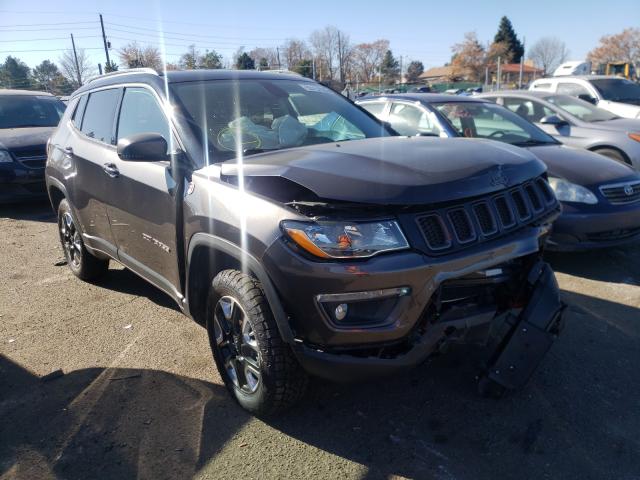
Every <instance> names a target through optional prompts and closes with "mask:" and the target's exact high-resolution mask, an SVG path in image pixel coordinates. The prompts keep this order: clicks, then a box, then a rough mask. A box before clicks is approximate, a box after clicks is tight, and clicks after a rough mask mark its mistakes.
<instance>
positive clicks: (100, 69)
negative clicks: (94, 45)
mask: <svg viewBox="0 0 640 480" xmlns="http://www.w3.org/2000/svg"><path fill="white" fill-rule="evenodd" d="M98 73H99V74H100V75H102V64H101V63H99V64H98Z"/></svg>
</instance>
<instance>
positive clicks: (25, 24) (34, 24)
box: [0, 20, 96, 28]
mask: <svg viewBox="0 0 640 480" xmlns="http://www.w3.org/2000/svg"><path fill="white" fill-rule="evenodd" d="M82 23H96V22H95V20H92V21H86V22H56V23H22V24H14V25H0V28H14V27H46V26H48V25H80V24H82Z"/></svg>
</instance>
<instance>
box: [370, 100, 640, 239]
mask: <svg viewBox="0 0 640 480" xmlns="http://www.w3.org/2000/svg"><path fill="white" fill-rule="evenodd" d="M514 95H515V96H514ZM544 98H547V97H540V96H539V95H538V92H530V93H522V92H518V93H517V94H513V95H512V93H511V92H499V93H493V94H483V95H480V96H479V97H460V96H455V97H454V96H451V95H435V94H398V95H387V96H384V97H377V98H371V99H361V100H358V104H359V105H361V106H362V107H364V108H365V109H367V110H368V111H369V112H370V113H372V114H374V115H376V116H377V117H378V118H379V119H380V120H382V121H385V122H388V123H389V124H391V126H392V127H393V128H394V129H396V131H397V132H398V133H400V134H401V135H423V136H439V137H448V138H455V137H464V138H476V139H477V138H484V139H488V140H496V141H500V142H503V143H507V144H510V145H514V146H517V147H522V148H525V149H527V150H529V151H530V152H531V153H533V154H534V155H536V157H538V158H539V159H541V160H542V161H544V162H545V164H546V165H547V168H548V173H549V182H550V185H551V186H552V188H553V189H554V191H555V194H556V196H557V198H558V200H560V201H561V203H562V206H563V210H562V214H561V216H560V218H559V219H558V220H556V222H555V223H554V228H553V233H552V235H551V238H550V239H549V242H548V246H549V248H551V249H555V250H583V249H592V248H598V247H610V246H613V245H622V244H626V243H631V242H636V241H638V240H640V174H639V173H638V172H637V171H636V170H634V169H633V168H632V167H631V164H632V163H633V162H637V156H638V153H639V152H640V149H638V146H640V143H638V142H637V141H636V140H634V139H633V138H632V137H631V135H632V134H627V133H626V131H625V129H627V128H631V129H632V130H634V131H637V132H640V121H635V120H622V119H620V120H617V119H615V118H612V116H611V115H610V114H609V112H606V111H603V110H597V111H593V110H595V107H593V106H592V105H591V104H590V103H586V102H581V101H579V100H575V101H574V100H573V99H572V98H571V97H566V96H558V95H550V96H549V98H548V99H547V100H546V103H548V104H549V105H550V107H545V105H544V104H542V103H539V102H538V100H542V99H544ZM489 100H494V101H497V102H498V103H503V104H505V105H507V106H508V107H509V108H504V107H502V106H500V105H498V104H495V103H492V102H490V101H489ZM578 102H581V103H580V104H578ZM585 104H586V105H588V108H590V109H591V110H589V111H590V112H591V113H590V115H591V117H588V118H593V117H594V116H595V117H596V118H598V119H600V118H602V119H603V120H604V119H606V120H608V123H609V125H608V127H609V128H617V127H615V124H616V123H618V125H620V129H621V130H617V129H616V130H606V128H607V127H606V126H605V127H604V128H603V129H602V133H601V135H600V136H599V137H595V135H594V136H593V137H591V138H590V137H589V133H590V131H589V130H587V131H586V132H580V131H578V130H573V131H572V132H573V135H570V137H569V138H571V137H573V136H578V135H580V134H582V135H586V136H587V137H586V138H580V139H576V140H575V143H574V144H575V145H580V146H584V147H590V149H591V150H594V151H596V152H599V153H603V154H605V155H607V154H608V155H609V156H614V155H612V152H613V153H614V154H615V153H618V152H623V151H624V152H629V157H627V156H626V154H624V155H625V156H624V157H622V155H621V156H620V157H619V158H617V160H620V161H616V160H612V159H610V158H607V157H606V156H603V155H599V154H597V153H593V152H590V151H587V150H584V149H576V148H571V147H568V146H564V145H562V144H561V143H560V141H558V139H556V138H554V137H552V136H551V135H549V134H547V133H546V132H544V131H542V130H541V129H540V128H538V127H536V126H535V125H534V124H533V123H531V122H530V121H529V119H527V115H529V114H531V117H530V119H531V120H535V119H536V118H538V117H536V115H538V116H540V115H541V116H540V118H539V120H540V123H542V124H545V122H547V123H546V125H550V123H549V121H550V120H551V122H553V123H554V124H555V125H558V123H559V122H558V121H557V120H556V119H558V120H559V118H560V117H557V116H556V117H555V119H554V118H553V117H554V114H553V112H554V110H552V109H551V108H552V107H553V108H556V107H558V106H559V105H564V106H565V108H569V109H571V108H573V109H574V112H578V109H577V108H576V105H578V107H584V106H585ZM591 107H593V108H591ZM545 108H547V110H545ZM558 108H559V107H558ZM511 109H514V110H516V112H517V113H514V112H513V111H511ZM525 109H526V111H525ZM518 114H520V115H518ZM563 115H565V114H564V113H563ZM565 116H566V115H565ZM585 118H587V117H586V116H585ZM585 123H586V122H585ZM611 124H613V125H614V127H611ZM568 126H569V125H568V122H567V127H568ZM565 133H567V134H568V133H570V132H565ZM556 136H557V138H559V139H562V140H564V139H565V137H564V136H562V135H560V132H556ZM627 137H628V138H627ZM604 139H606V140H610V141H609V142H607V141H606V140H604ZM616 141H617V143H616ZM612 142H613V145H614V146H612ZM636 143H637V145H636ZM614 148H616V149H615V150H614ZM617 148H620V150H618V149H617ZM622 149H624V150H622ZM626 160H628V163H629V164H627V162H626ZM636 165H637V164H636Z"/></svg>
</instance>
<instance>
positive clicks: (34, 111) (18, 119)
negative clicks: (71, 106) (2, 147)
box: [0, 95, 66, 128]
mask: <svg viewBox="0 0 640 480" xmlns="http://www.w3.org/2000/svg"><path fill="white" fill-rule="evenodd" d="M65 108H66V107H65V105H64V103H62V102H61V101H60V100H58V99H57V98H55V97H49V96H45V95H0V128H27V127H55V126H56V125H58V122H59V121H60V118H61V117H62V114H63V113H64V109H65Z"/></svg>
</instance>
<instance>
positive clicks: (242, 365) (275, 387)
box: [207, 270, 307, 415]
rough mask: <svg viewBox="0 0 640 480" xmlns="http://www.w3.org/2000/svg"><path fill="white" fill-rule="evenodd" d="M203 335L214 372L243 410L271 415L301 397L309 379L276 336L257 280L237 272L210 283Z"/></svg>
mask: <svg viewBox="0 0 640 480" xmlns="http://www.w3.org/2000/svg"><path fill="white" fill-rule="evenodd" d="M207 331H208V333H209V343H210V345H211V350H212V352H213V357H214V360H215V362H216V365H217V367H218V371H219V372H220V375H221V376H222V379H223V381H224V383H225V385H226V386H227V388H228V389H229V391H230V392H231V394H232V395H233V396H234V397H235V399H236V400H237V401H238V403H239V404H240V405H241V406H242V407H243V408H245V409H246V410H249V411H250V412H252V413H254V414H258V415H268V414H274V413H277V412H280V411H282V410H285V409H286V408H288V407H290V406H291V405H293V404H294V403H296V402H297V401H298V400H299V399H300V398H301V397H302V396H303V394H304V391H305V388H306V385H307V376H306V374H305V372H304V371H303V370H302V368H301V367H300V365H299V364H298V362H297V360H296V359H295V357H294V355H293V352H292V351H291V349H290V348H289V346H288V345H287V344H286V343H285V342H284V341H283V340H282V338H281V337H280V334H279V332H278V328H277V325H276V323H275V320H274V318H273V315H272V313H271V309H270V308H269V305H268V303H267V300H266V298H265V296H264V293H263V291H262V288H261V287H260V284H259V283H258V281H257V280H256V279H254V278H253V277H251V276H249V275H246V274H244V273H242V272H239V271H237V270H224V271H222V272H220V273H219V274H218V275H217V276H216V277H215V278H214V279H213V283H212V286H211V291H210V294H209V302H208V312H207Z"/></svg>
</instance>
